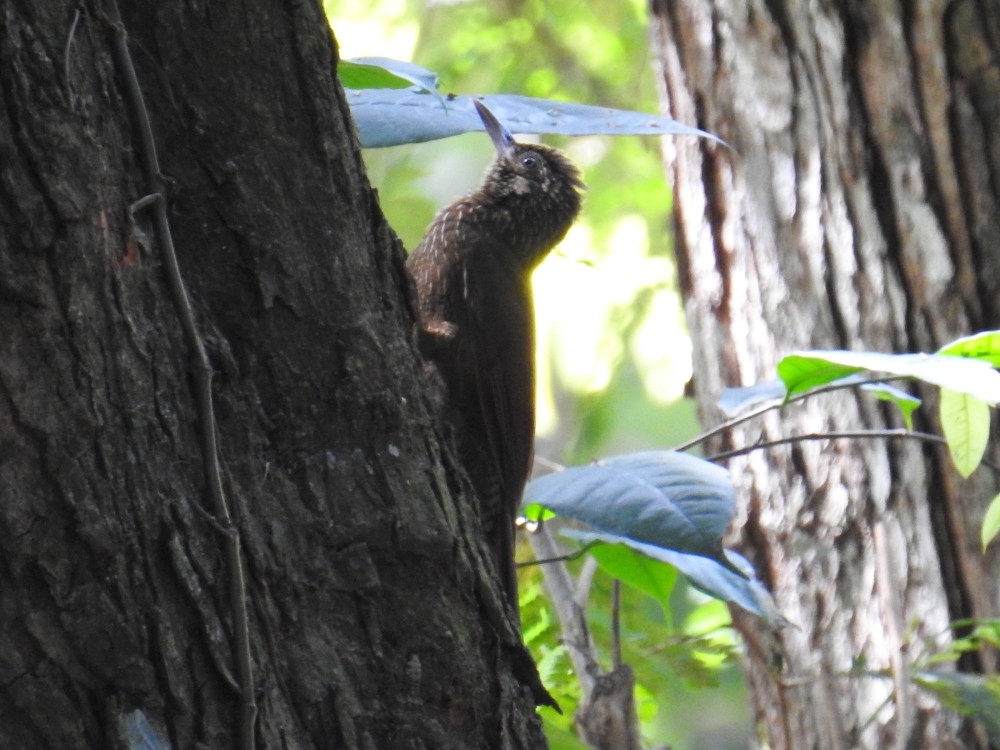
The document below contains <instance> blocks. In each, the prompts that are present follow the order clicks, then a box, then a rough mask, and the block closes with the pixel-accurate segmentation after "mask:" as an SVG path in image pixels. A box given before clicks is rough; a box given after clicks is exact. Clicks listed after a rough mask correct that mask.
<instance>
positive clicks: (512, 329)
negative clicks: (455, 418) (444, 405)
mask: <svg viewBox="0 0 1000 750" xmlns="http://www.w3.org/2000/svg"><path fill="white" fill-rule="evenodd" d="M502 257H503V256H502V255H501V254H500V253H484V254H481V255H479V256H478V257H477V258H475V259H470V263H469V268H468V269H467V273H466V278H465V293H466V299H467V303H468V310H469V315H470V320H469V323H470V324H471V325H472V326H475V329H476V330H477V331H478V332H479V333H478V335H476V336H475V351H474V352H472V353H471V354H472V360H473V362H474V366H475V381H476V390H477V395H478V399H479V404H480V411H481V418H482V420H483V426H484V428H485V431H486V435H487V439H488V441H489V443H490V448H491V451H492V453H493V455H494V458H495V461H496V464H497V468H498V473H499V476H500V481H501V486H502V493H503V502H504V512H505V513H506V514H507V515H508V517H509V518H511V520H513V517H514V514H515V513H516V510H517V507H518V505H519V504H520V501H521V493H522V492H523V490H524V485H525V482H526V481H527V479H528V475H529V473H530V471H531V462H532V449H533V444H534V437H535V372H534V370H535V368H534V362H535V337H534V316H533V312H532V301H531V286H530V280H529V279H527V278H524V275H523V274H521V273H518V272H517V271H516V270H515V269H512V268H510V267H509V266H507V265H505V264H504V263H503V262H502Z"/></svg>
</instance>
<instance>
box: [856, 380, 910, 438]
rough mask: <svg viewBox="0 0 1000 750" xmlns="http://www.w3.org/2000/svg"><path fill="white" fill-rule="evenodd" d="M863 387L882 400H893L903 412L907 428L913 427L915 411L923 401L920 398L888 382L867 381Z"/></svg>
mask: <svg viewBox="0 0 1000 750" xmlns="http://www.w3.org/2000/svg"><path fill="white" fill-rule="evenodd" d="M861 389H862V390H865V391H868V392H870V393H874V394H875V396H876V397H877V398H879V399H880V400H882V401H891V402H892V403H894V404H895V405H896V406H898V407H899V410H900V411H901V412H902V413H903V421H904V422H905V423H906V429H908V430H912V429H913V412H914V411H916V409H917V407H918V406H920V404H921V403H923V402H922V401H921V400H920V399H919V398H917V397H916V396H914V395H913V394H912V393H907V392H906V391H904V390H902V389H901V388H896V387H895V386H892V385H889V384H888V383H865V384H864V385H862V386H861Z"/></svg>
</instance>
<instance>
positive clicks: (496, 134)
mask: <svg viewBox="0 0 1000 750" xmlns="http://www.w3.org/2000/svg"><path fill="white" fill-rule="evenodd" d="M472 103H473V104H475V105H476V111H477V112H478V113H479V119H480V120H482V121H483V125H485V126H486V132H487V133H489V136H490V138H491V139H492V141H493V146H494V148H496V150H497V156H503V155H504V154H505V153H507V151H509V150H510V148H511V146H513V145H514V136H512V135H511V134H510V131H509V130H507V128H505V127H504V126H503V125H501V124H500V121H499V120H498V119H497V118H496V117H494V116H493V113H492V112H490V110H489V109H488V108H487V106H486V105H485V104H483V103H482V102H481V101H479V100H478V99H473V100H472Z"/></svg>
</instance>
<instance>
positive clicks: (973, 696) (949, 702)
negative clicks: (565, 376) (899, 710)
mask: <svg viewBox="0 0 1000 750" xmlns="http://www.w3.org/2000/svg"><path fill="white" fill-rule="evenodd" d="M913 681H914V682H915V683H916V684H917V685H919V686H920V687H922V688H924V689H925V690H929V691H930V692H932V693H934V695H936V696H937V697H938V699H939V700H940V701H941V702H942V703H944V704H945V705H946V706H948V707H949V708H951V709H953V710H954V711H957V712H958V713H960V714H962V715H963V716H971V717H972V718H973V719H976V720H978V721H979V722H980V723H981V724H982V726H983V728H984V729H985V730H986V734H987V735H989V738H990V740H991V741H992V742H993V743H998V742H1000V677H998V676H997V675H985V676H984V675H973V674H963V673H961V672H932V671H930V670H921V671H919V672H916V673H914V675H913Z"/></svg>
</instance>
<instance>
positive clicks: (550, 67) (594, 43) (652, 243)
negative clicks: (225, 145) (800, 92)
mask: <svg viewBox="0 0 1000 750" xmlns="http://www.w3.org/2000/svg"><path fill="white" fill-rule="evenodd" d="M325 8H326V11H327V15H328V17H329V19H330V25H331V27H332V28H333V31H334V34H335V36H336V38H337V41H338V44H339V45H340V53H341V56H342V57H344V58H352V57H361V56H381V57H393V58H397V59H401V60H408V61H412V62H415V63H417V64H418V65H422V66H423V67H425V68H428V69H430V70H433V71H435V72H437V73H438V74H439V76H440V89H441V91H442V92H445V93H448V92H454V93H460V94H490V93H513V94H522V95H526V96H536V97H544V98H552V99H562V100H567V101H576V102H581V103H585V104H597V105H602V106H611V107H619V108H623V109H633V110H641V111H647V112H658V111H659V107H658V102H657V93H656V86H655V78H654V74H653V68H652V56H651V52H650V49H649V44H648V25H647V13H646V7H645V4H644V3H643V2H641V1H640V0H598V1H596V2H568V1H567V2H542V1H541V0H506V1H505V0H494V1H492V2H467V1H463V0H457V1H456V0H442V1H439V2H430V3H427V2H415V1H407V0H326V2H325ZM689 124H693V123H689ZM546 142H549V143H550V145H555V146H557V147H559V148H562V149H563V150H565V151H567V152H568V153H569V155H570V156H571V157H572V159H573V160H574V161H575V162H576V163H577V164H578V165H579V166H580V167H581V169H582V171H583V174H584V178H585V180H586V182H587V184H588V187H589V189H588V192H587V196H586V201H585V204H584V210H583V214H582V215H581V218H580V220H579V221H578V223H577V224H576V225H575V226H574V228H573V229H572V230H571V231H570V233H569V235H568V236H567V238H566V239H565V240H564V241H563V243H562V244H561V245H560V246H559V247H558V248H557V249H556V250H555V251H554V252H553V253H552V255H551V256H550V257H549V258H548V259H547V260H546V261H545V262H544V263H543V264H542V266H541V267H540V268H539V269H538V271H537V272H536V274H535V277H534V285H535V300H536V315H537V326H538V346H539V352H538V437H537V443H536V453H537V454H538V455H539V456H540V457H542V458H545V459H549V460H551V461H556V462H559V463H563V464H578V463H586V462H588V461H590V460H592V459H595V458H598V457H601V456H606V455H612V454H617V453H625V452H629V451H635V450H644V449H652V448H669V447H670V446H672V445H676V444H678V443H680V442H682V441H684V440H686V439H688V438H690V437H692V436H693V435H695V434H697V432H698V431H699V429H700V428H699V425H698V423H697V416H696V413H695V408H694V405H693V403H692V402H691V401H690V400H689V399H686V398H684V397H683V392H684V385H685V383H686V382H687V381H688V380H689V379H690V377H691V341H690V338H689V336H688V334H687V330H686V328H685V325H684V319H683V312H682V305H681V301H680V297H679V294H678V291H677V284H676V270H675V265H674V260H673V256H672V252H671V242H672V239H671V233H670V221H669V219H670V210H671V195H670V191H669V188H668V186H667V184H666V180H665V176H664V175H665V173H664V168H663V162H662V157H661V153H660V144H659V143H658V139H656V138H652V137H634V136H633V137H618V138H612V137H606V136H595V137H580V138H573V139H558V138H552V139H548V138H547V139H546ZM492 155H493V147H492V145H491V143H490V141H489V139H488V138H486V137H484V136H483V135H482V134H481V133H470V134H466V135H463V136H459V137H456V138H451V139H447V140H443V141H436V142H432V143H424V144H416V145H412V146H399V147H395V148H389V149H377V150H374V149H373V150H368V151H366V152H365V161H366V164H367V167H368V171H369V176H370V178H371V180H372V183H373V184H374V185H375V187H376V188H377V190H378V192H379V197H380V202H381V205H382V208H383V210H384V211H385V213H386V215H387V216H388V218H389V221H390V223H391V224H392V226H393V227H394V228H395V230H396V232H397V233H398V234H399V236H400V237H401V238H402V240H403V242H404V244H405V246H406V247H407V248H408V249H412V248H414V247H416V245H417V243H418V242H419V241H420V237H421V236H422V234H423V231H424V229H425V227H426V226H427V224H428V223H429V222H430V220H431V218H432V217H433V215H434V213H435V212H436V211H437V210H438V209H439V208H440V207H442V206H443V205H445V204H446V203H448V202H450V201H451V200H452V199H454V198H456V197H458V196H459V195H461V194H464V193H466V192H468V191H470V190H471V189H473V188H474V187H475V186H476V184H477V183H478V181H479V178H480V177H481V175H482V173H483V171H484V170H485V169H486V167H487V166H488V164H489V162H490V160H491V158H492ZM530 556H531V552H530V548H528V547H527V546H525V547H524V548H523V549H521V550H519V559H528V558H530ZM579 566H580V563H579V562H578V563H576V564H575V566H574V568H573V570H574V572H576V571H577V570H578V569H579ZM664 570H667V571H668V572H667V573H666V575H672V571H670V570H669V569H667V568H666V567H665V566H664ZM540 581H541V576H540V574H539V573H538V571H537V570H536V569H531V568H529V569H527V572H526V573H525V574H524V575H523V577H522V607H523V617H524V623H525V626H524V627H525V638H526V640H527V641H528V642H529V644H530V645H531V647H532V649H533V651H534V653H535V655H536V658H537V659H538V660H539V662H540V665H541V669H542V671H543V676H544V677H545V679H546V684H547V685H549V686H550V689H552V690H553V693H554V694H555V695H556V697H557V698H559V699H560V702H561V704H562V706H563V709H564V711H565V712H566V713H565V715H564V716H562V717H559V716H557V715H556V714H554V712H552V711H548V710H543V717H544V718H545V720H546V725H547V731H548V735H549V739H550V743H551V747H552V748H553V750H570V749H573V750H577V749H579V748H583V747H584V746H583V745H582V744H581V743H580V742H579V741H578V740H576V738H575V737H574V736H573V734H572V732H571V729H570V725H571V716H572V712H573V709H574V707H575V702H574V698H575V697H576V695H575V694H574V686H575V680H574V679H573V677H572V674H571V672H570V671H569V662H568V659H566V658H565V655H564V653H563V647H562V646H561V645H560V644H559V643H558V641H557V636H558V632H557V629H556V627H555V624H554V621H553V615H552V614H551V613H550V612H549V609H548V607H547V606H546V604H545V602H544V596H543V595H542V594H541V586H540ZM610 591H611V583H610V581H608V580H607V578H606V577H605V576H602V575H601V573H600V572H598V574H597V575H596V577H595V579H594V584H593V588H592V591H591V599H590V602H591V604H590V609H589V616H590V622H591V626H592V628H593V630H594V634H595V638H596V639H597V642H598V643H599V644H605V645H606V644H607V643H608V634H609V627H610V606H609V603H610V596H611V594H610ZM622 606H623V610H622V621H623V641H624V643H623V648H624V657H625V661H627V662H629V663H630V664H632V666H633V668H634V669H635V671H636V676H637V682H638V686H639V687H638V696H639V711H640V715H641V718H642V720H643V734H644V740H645V741H646V745H647V746H650V747H651V746H662V745H669V746H670V747H672V748H673V749H674V750H730V749H735V748H746V747H748V746H749V745H750V737H751V734H752V728H751V720H750V718H749V716H748V715H747V707H746V695H745V687H744V682H743V678H742V675H741V673H740V671H739V668H738V664H737V660H736V656H735V654H736V650H737V648H738V643H737V639H736V637H735V635H734V633H733V631H732V630H731V628H730V627H729V615H728V612H727V610H726V609H725V607H724V606H722V605H721V604H720V603H719V602H716V601H713V600H708V599H707V598H706V597H704V596H702V595H701V594H699V593H698V592H696V591H693V590H692V589H690V588H689V587H687V586H686V585H684V584H683V583H678V585H677V586H676V588H675V589H674V591H673V594H672V595H671V597H670V600H669V601H668V602H656V601H654V600H652V599H650V598H649V597H647V596H645V595H642V594H639V593H637V592H635V591H632V590H625V591H623V592H622ZM604 666H605V668H610V663H605V665H604Z"/></svg>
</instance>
